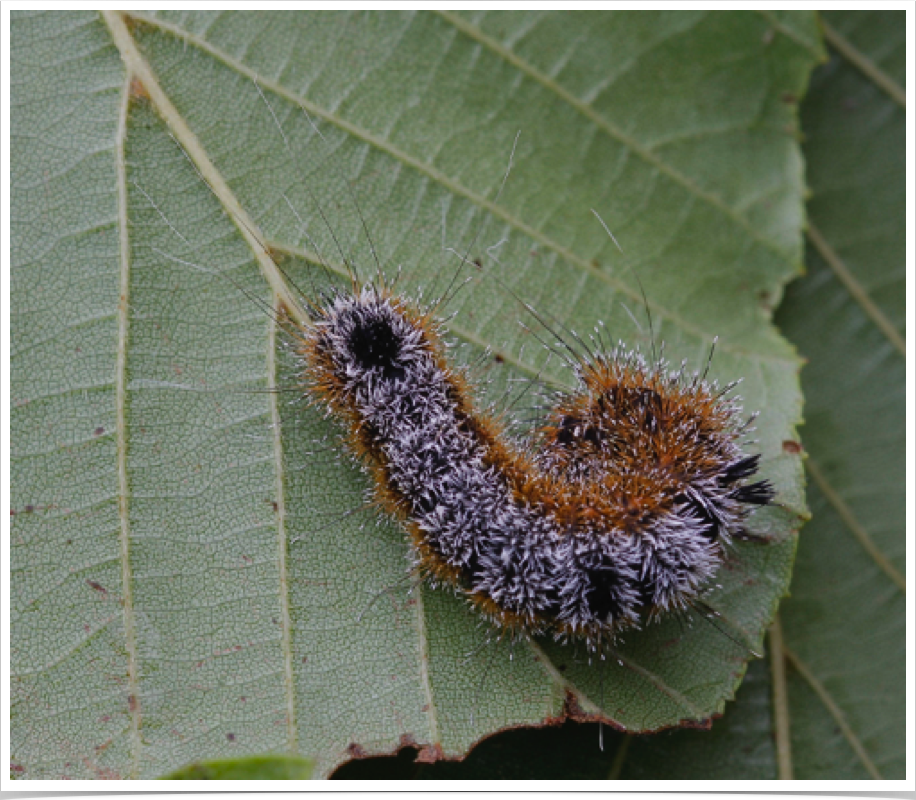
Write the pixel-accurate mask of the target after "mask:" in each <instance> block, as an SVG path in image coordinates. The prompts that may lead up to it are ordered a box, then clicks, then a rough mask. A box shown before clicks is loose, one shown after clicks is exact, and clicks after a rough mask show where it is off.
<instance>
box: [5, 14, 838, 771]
mask: <svg viewBox="0 0 916 800" xmlns="http://www.w3.org/2000/svg"><path fill="white" fill-rule="evenodd" d="M13 44H14V51H13V52H12V62H13V76H14V83H13V90H14V91H13V98H14V104H13V110H14V121H13V134H14V139H13V157H12V160H11V165H12V179H13V203H14V206H15V208H16V215H15V220H16V222H15V224H14V227H13V236H14V241H13V243H12V247H13V265H14V269H13V282H12V301H13V302H12V314H13V316H12V331H13V333H12V341H13V362H12V386H11V405H12V420H11V425H12V431H13V442H14V447H13V454H12V455H13V459H12V464H13V481H12V490H11V497H12V500H11V503H12V509H13V511H14V512H15V514H14V516H13V521H12V529H13V536H12V548H11V551H12V562H13V574H12V632H11V642H12V667H13V679H12V697H13V722H12V735H13V737H12V738H13V740H12V753H13V764H14V768H15V769H16V770H17V774H19V775H20V776H21V777H33V778H39V777H57V778H60V777H71V778H73V777H151V776H157V775H161V774H164V773H166V772H168V771H170V770H173V769H176V768H177V767H178V766H180V765H181V764H185V763H188V762H189V761H192V760H194V759H212V758H217V757H218V758H232V757H236V756H237V755H243V754H248V753H257V752H265V751H277V750H290V751H294V752H303V753H309V754H310V755H314V756H315V758H316V774H318V775H326V774H328V773H329V771H330V770H331V769H333V767H334V766H335V765H337V764H339V763H341V762H342V761H344V760H346V759H347V758H350V757H353V756H365V755H369V754H372V753H390V752H392V751H393V750H395V749H396V748H398V747H405V746H416V747H419V748H420V749H421V752H420V756H419V759H420V760H421V761H424V760H425V761H431V760H436V759H438V758H441V757H443V756H447V757H452V758H454V757H460V756H462V755H463V754H465V753H466V752H467V751H468V749H469V748H470V747H471V745H472V744H473V743H474V742H475V741H477V740H479V739H481V738H482V737H484V736H487V735H489V734H491V733H493V732H494V731H497V730H500V729H502V728H506V727H511V726H518V725H523V724H529V725H538V724H543V723H545V722H553V721H556V720H558V719H561V718H563V717H572V718H584V717H586V716H589V715H592V716H597V715H599V714H600V715H601V716H603V717H604V718H606V719H607V720H609V721H610V722H612V723H613V724H614V725H616V726H618V727H621V728H625V729H626V730H630V731H645V730H655V729H658V728H662V727H669V726H672V725H677V724H679V723H680V722H681V721H684V720H690V721H703V720H706V719H708V718H709V717H710V716H712V715H713V714H715V713H717V712H719V711H721V709H722V707H723V705H724V703H725V701H726V699H728V698H729V697H731V696H732V694H733V692H734V690H735V687H736V685H737V684H738V682H739V681H740V679H741V676H742V674H743V672H744V669H745V664H746V660H747V658H748V657H749V654H750V649H751V648H758V647H759V646H760V645H759V643H760V639H761V636H762V631H763V630H764V628H765V626H766V625H767V624H768V622H769V621H770V619H771V618H772V615H773V613H774V611H775V606H776V602H777V600H778V598H779V597H780V596H781V595H782V594H783V593H784V591H785V588H786V586H787V584H788V580H789V572H790V569H791V561H792V556H793V552H794V547H795V537H794V531H795V529H796V528H797V527H798V525H799V521H800V519H801V518H802V516H803V515H804V513H805V511H804V505H803V500H802V492H801V487H800V472H801V465H800V460H799V457H798V454H797V452H795V451H796V450H797V448H795V447H793V446H792V443H793V442H794V440H795V433H794V425H795V423H796V422H797V420H798V417H799V413H800V412H799V409H800V397H799V391H798V383H797V369H798V363H797V360H796V358H795V356H794V355H793V353H792V350H791V348H790V347H789V346H788V345H787V344H786V343H785V342H784V341H783V340H782V339H781V338H780V337H779V336H778V335H777V333H776V332H775V330H774V329H773V327H772V326H771V325H770V323H769V314H770V309H771V307H772V304H773V303H774V302H775V300H776V298H778V297H779V295H780V293H781V290H782V285H783V283H784V282H785V281H786V280H787V278H788V277H789V276H791V275H792V274H793V273H794V272H796V271H797V264H798V262H799V260H800V253H801V243H800V236H799V231H800V229H801V224H802V213H803V208H802V189H803V183H802V176H801V160H800V155H799V152H798V147H797V142H796V138H797V135H798V134H797V123H796V109H795V101H796V99H797V98H798V97H799V96H800V94H801V93H802V91H803V89H804V86H805V83H806V80H807V74H808V70H809V69H810V67H811V65H812V63H813V62H814V60H815V59H816V58H817V57H818V54H819V52H820V51H819V44H818V38H817V33H816V31H815V28H814V22H813V16H812V15H810V14H780V15H778V16H777V15H758V14H747V13H737V14H732V13H717V14H695V13H692V12H680V13H662V14H647V13H638V14H579V13H558V14H552V15H546V16H545V15H540V14H528V13H515V12H513V13H509V14H505V13H499V14H479V13H475V14H468V15H453V14H429V13H419V14H393V13H387V14H363V15H350V14H330V13H305V14H264V13H259V14H255V15H246V14H235V13H232V14H210V13H207V14H198V13H195V14H184V13H172V12H170V13H167V14H163V15H161V16H157V17H145V16H144V17H143V18H142V19H141V18H140V17H139V16H138V17H135V18H134V19H133V20H131V21H129V24H127V25H125V20H124V19H123V18H121V17H119V16H117V15H114V14H106V15H104V16H103V17H98V16H95V15H91V14H87V15H84V14H61V13H54V14H48V15H44V16H32V15H25V14H17V15H16V16H15V17H14V31H13ZM255 81H257V83H255ZM300 106H301V107H302V108H305V109H307V111H308V114H309V115H310V116H311V121H310V120H309V118H307V117H306V114H305V113H304V112H303V110H302V108H300ZM312 122H314V127H313V125H312ZM316 128H317V130H320V134H321V135H320V136H319V135H318V134H317V133H316ZM281 129H282V131H281ZM519 131H521V133H520V134H519ZM517 135H518V144H517V147H516V149H515V151H514V160H513V169H512V173H511V176H510V178H509V180H508V182H507V184H506V188H505V190H504V191H503V192H502V194H499V186H500V184H501V182H502V180H503V174H504V171H505V165H506V163H507V161H508V160H509V154H510V152H512V148H513V142H514V141H515V139H516V136H517ZM287 142H288V145H287V144H286V143H287ZM179 143H180V146H179ZM192 162H193V163H192ZM204 177H205V178H206V181H207V182H205V181H204V179H203V178H204ZM208 183H209V185H208ZM236 202H237V203H238V205H236ZM357 203H358V209H359V212H360V213H357ZM319 207H320V210H321V213H322V214H323V215H324V217H325V219H326V221H327V224H325V222H324V221H323V220H322V218H321V215H319V213H318V211H319ZM592 208H594V209H596V210H597V211H599V212H600V214H601V216H602V218H604V219H606V220H608V222H609V224H610V225H611V227H612V228H613V230H614V234H615V236H616V238H617V240H618V241H619V242H620V243H621V244H622V246H623V249H624V253H623V254H621V253H620V252H618V251H617V249H616V248H615V246H614V244H613V243H612V242H611V241H610V240H609V239H608V237H607V236H606V234H605V233H604V231H603V229H602V228H601V226H600V225H599V224H598V223H597V221H596V220H595V219H594V217H593V215H592V214H591V211H590V210H591V209H592ZM360 216H361V218H362V219H360ZM363 221H364V222H365V226H366V228H367V229H368V231H369V234H370V236H371V242H372V245H373V248H374V252H375V255H377V257H378V260H379V262H380V264H381V265H382V269H383V270H384V272H385V273H386V274H388V275H389V276H390V275H393V274H395V273H396V272H397V270H398V268H400V270H401V276H402V277H401V281H400V284H399V286H402V287H403V288H404V291H406V292H408V293H412V294H416V293H417V291H418V290H419V288H420V287H422V288H423V289H425V296H427V297H430V296H436V295H437V294H438V293H441V292H442V291H443V290H444V289H445V288H446V287H447V286H448V285H449V284H450V282H451V281H452V280H453V278H454V276H455V272H456V267H457V264H458V260H457V259H456V258H455V257H454V255H453V254H451V253H449V252H445V250H444V248H448V247H451V248H454V249H455V250H456V251H458V252H459V253H464V252H467V253H468V258H470V259H474V258H479V259H480V260H481V262H482V263H483V264H484V266H485V269H483V270H480V271H477V270H474V271H473V275H472V277H473V280H472V281H471V283H470V284H468V285H467V286H463V287H461V288H460V291H459V292H458V293H457V295H456V297H455V299H454V301H453V302H452V303H451V304H450V305H449V308H448V311H449V313H453V314H454V317H453V319H452V321H451V322H450V329H451V331H452V334H453V336H454V337H455V338H456V340H458V341H459V342H463V343H465V345H466V348H465V350H464V351H463V352H462V353H461V354H460V357H462V358H465V359H467V360H469V361H474V360H477V361H478V365H477V367H476V368H477V370H478V374H480V373H483V374H484V376H490V377H492V383H491V385H490V386H489V388H488V390H487V391H488V392H489V395H490V397H491V398H493V399H499V398H500V396H501V394H502V391H503V388H504V387H506V386H509V387H510V388H512V387H514V384H509V383H508V381H509V380H510V379H512V378H519V377H521V378H525V379H526V380H530V379H532V378H535V377H537V376H540V377H541V378H542V379H543V380H545V381H547V382H550V383H555V384H560V385H563V383H564V381H566V382H567V383H568V377H566V376H564V374H563V370H562V369H561V366H560V365H559V364H558V363H556V359H554V360H553V361H550V362H548V361H547V358H546V353H545V352H544V350H543V348H541V347H540V346H539V345H538V343H537V341H536V340H535V337H534V336H532V334H531V333H530V332H529V331H528V330H527V329H526V328H521V327H520V326H519V325H518V320H519V319H523V320H525V322H526V324H527V325H528V327H531V328H534V330H535V332H537V326H536V325H535V324H534V323H532V322H531V321H530V320H528V319H526V318H525V310H524V308H523V307H521V305H520V304H519V303H518V301H517V299H516V298H515V297H514V296H513V293H514V294H517V295H518V296H519V297H521V298H522V299H524V300H525V301H526V302H530V303H531V304H532V305H533V306H534V307H535V308H537V309H538V311H539V312H540V313H542V314H543V315H545V318H548V319H549V318H554V319H556V320H558V321H559V322H560V323H562V324H563V325H565V326H568V327H572V328H575V329H577V330H579V331H580V332H582V331H588V330H590V329H591V328H592V327H593V326H594V325H595V324H596V323H597V322H598V321H599V320H603V321H604V322H605V323H606V325H607V330H608V332H609V334H610V337H611V338H612V339H616V338H618V337H620V338H622V339H624V340H626V341H628V342H629V343H631V344H635V345H638V346H641V347H642V348H643V349H644V350H648V349H649V348H650V347H651V341H650V339H649V330H648V326H646V325H645V324H644V323H643V324H639V323H634V320H633V319H632V318H631V315H630V313H628V310H629V311H630V312H631V313H632V315H633V317H635V318H637V319H639V318H641V316H642V312H643V309H642V302H643V301H642V294H641V291H640V287H639V282H641V283H642V285H643V286H645V289H646V295H647V298H648V303H649V305H650V307H651V310H652V319H653V324H654V331H655V335H656V337H657V338H658V339H659V340H664V342H665V345H666V353H667V354H668V356H669V357H670V358H671V359H672V360H673V361H679V360H680V359H681V358H686V359H688V361H689V363H690V364H691V365H693V366H694V367H695V368H698V369H702V368H703V367H704V365H705V363H706V360H707V357H708V354H709V350H710V346H711V343H712V341H713V339H714V337H715V336H718V337H719V343H718V345H717V348H716V354H715V358H714V359H713V361H712V372H713V374H714V375H715V377H717V378H718V379H719V380H721V381H727V380H731V379H735V378H739V377H744V379H745V380H744V383H743V384H742V395H743V397H744V399H745V406H746V408H747V409H748V411H751V410H754V409H759V410H760V412H761V416H760V419H759V422H758V433H759V439H760V443H759V448H760V450H761V452H762V454H763V470H764V473H765V476H766V477H767V478H769V479H770V480H772V481H773V482H774V484H775V486H776V487H777V490H778V497H779V504H778V505H777V506H775V507H773V508H769V509H766V510H764V511H763V512H761V513H758V514H757V515H755V517H754V520H753V524H754V528H755V530H756V531H758V532H760V533H761V534H762V535H765V536H767V537H769V538H770V539H771V542H770V543H769V544H767V545H760V544H742V545H739V546H736V548H735V553H734V555H733V557H732V558H731V559H730V562H729V564H728V567H727V569H724V570H723V571H722V575H721V583H722V588H721V589H717V590H715V591H714V592H712V593H711V595H710V597H709V602H710V603H711V604H712V605H714V606H715V607H716V608H718V609H720V610H721V611H722V614H723V618H722V620H721V622H720V623H719V627H721V628H723V630H724V634H723V631H722V630H719V628H717V627H714V626H712V625H710V624H707V623H706V622H705V621H701V620H698V621H697V622H696V623H695V625H694V627H693V628H688V627H685V626H683V625H682V624H680V623H679V622H678V621H677V620H671V619H669V620H666V621H665V622H663V623H661V624H658V625H653V626H650V627H649V628H647V629H646V630H645V631H644V632H642V633H640V634H638V635H632V636H628V637H626V640H625V641H624V642H622V643H620V646H619V648H618V652H617V653H616V654H615V655H617V656H619V662H618V660H617V659H616V658H614V659H609V660H608V661H607V662H604V663H592V664H589V663H588V661H587V659H586V658H585V657H584V655H583V653H582V652H581V650H577V649H576V648H575V647H572V646H569V647H561V646H558V645H554V644H552V643H550V642H547V641H537V642H533V643H530V644H527V643H525V644H518V645H516V646H514V647H512V646H511V645H510V644H509V643H508V642H499V643H495V642H493V643H490V644H489V645H488V644H487V632H486V631H485V630H481V629H480V628H478V621H477V620H476V618H475V617H474V616H473V615H472V613H471V612H470V611H469V610H468V609H467V608H466V607H465V606H464V604H463V603H462V602H461V601H460V600H458V599H456V598H455V597H453V596H451V595H450V594H448V593H447V592H443V591H430V590H428V589H427V588H425V587H417V588H414V590H413V591H412V592H411V591H410V588H411V587H410V586H409V585H408V584H407V582H406V581H405V580H404V577H405V574H406V567H407V561H406V556H407V548H406V543H405V541H404V536H403V534H402V533H401V532H400V530H399V529H398V528H397V527H396V526H394V525H392V524H391V523H389V522H385V521H383V522H382V523H381V524H379V525H378V526H376V525H375V521H376V520H375V515H374V513H373V512H372V511H371V510H369V509H363V508H362V506H363V504H364V496H365V491H366V489H367V484H366V479H365V477H364V476H362V475H361V474H360V473H359V472H358V471H357V470H356V469H354V468H353V467H352V466H350V465H349V464H348V463H347V462H346V460H339V459H337V458H336V456H337V453H338V451H339V445H338V444H337V442H336V439H335V438H334V433H333V432H334V430H335V429H334V426H333V423H332V422H330V421H327V420H324V419H322V418H320V416H319V415H318V414H316V413H314V412H312V411H310V410H308V409H307V408H303V406H302V404H301V403H298V402H292V403H289V402H286V400H287V399H291V400H293V399H294V396H292V395H285V394H280V393H273V392H269V391H265V390H266V389H269V388H272V387H279V388H281V389H282V388H290V387H291V385H292V379H291V376H290V374H289V373H290V369H291V366H290V365H289V363H288V358H287V357H286V355H285V353H284V351H283V349H282V347H278V345H280V344H281V339H282V336H281V335H279V334H278V331H277V326H276V325H275V324H274V323H273V321H272V319H271V316H270V314H269V313H267V311H265V309H264V307H262V306H260V305H259V302H262V303H271V302H272V301H273V298H272V295H271V286H273V288H275V289H276V288H279V286H280V284H279V282H277V279H278V277H279V272H278V271H277V269H276V267H275V266H273V262H271V261H270V260H269V259H268V258H267V257H266V256H265V255H264V253H262V252H261V250H262V247H261V244H262V243H264V244H267V245H268V246H269V248H270V251H271V253H272V254H273V255H274V257H275V258H277V259H278V260H279V261H280V262H281V263H282V265H283V267H284V269H285V270H286V271H287V272H288V274H289V275H291V276H292V278H293V279H294V280H295V282H296V284H297V285H298V286H299V287H300V289H301V290H302V291H303V292H304V293H305V294H306V295H309V294H314V292H316V291H317V288H318V287H320V286H321V285H323V284H324V282H325V281H326V280H327V279H328V277H331V278H333V279H335V280H339V279H341V278H342V277H343V276H345V274H346V270H345V268H344V267H343V262H344V261H345V260H352V261H353V262H355V263H356V264H357V265H358V267H359V268H360V270H361V275H362V276H363V277H364V278H371V277H372V275H373V274H374V271H375V269H376V267H375V259H374V256H373V252H372V251H370V248H369V246H368V244H367V238H366V236H365V235H364V230H363V227H362V225H363ZM319 260H320V261H322V262H324V263H323V264H321V265H320V264H318V263H317V262H318V261H319ZM469 272H470V271H469ZM637 276H638V280H637ZM271 280H272V281H274V282H273V283H269V281H271ZM462 280H463V279H462V278H459V279H458V281H459V284H460V282H461V281H462ZM509 289H511V291H508V290H509ZM119 298H120V302H119ZM622 304H624V305H626V306H627V308H626V309H625V308H622V307H621V306H622ZM524 344H527V346H526V347H525V348H524V349H522V345H524ZM487 347H490V348H493V352H494V353H495V356H496V357H495V358H494V357H492V356H491V357H490V358H489V359H488V360H487V361H486V363H482V362H480V360H479V359H480V358H482V357H484V352H485V348H487ZM515 391H516V392H517V389H515ZM277 423H280V424H277ZM787 442H788V443H789V444H788V445H786V444H784V443H787ZM510 656H511V660H510ZM760 719H762V718H760V717H758V718H757V721H758V723H759V721H760Z"/></svg>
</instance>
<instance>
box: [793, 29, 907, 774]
mask: <svg viewBox="0 0 916 800" xmlns="http://www.w3.org/2000/svg"><path fill="white" fill-rule="evenodd" d="M823 24H824V28H825V38H826V39H827V42H828V43H829V45H830V48H831V54H832V58H831V60H830V63H829V64H827V65H826V66H825V67H823V68H821V69H820V70H819V71H818V72H817V73H815V77H814V79H813V82H812V87H811V93H810V95H809V97H808V99H807V100H806V101H805V105H804V108H803V114H802V121H803V125H804V131H805V138H806V144H805V156H806V158H807V161H808V180H809V182H810V184H811V191H812V197H811V200H810V202H809V206H808V207H809V214H810V231H809V236H808V240H809V245H808V254H807V263H808V275H807V276H806V277H805V279H804V280H803V281H799V282H798V283H796V284H793V285H792V286H790V287H789V291H788V292H787V295H786V300H785V302H784V303H783V305H782V307H781V308H780V311H779V315H778V321H779V324H780V327H781V328H782V329H783V330H784V331H785V333H786V335H787V336H789V337H790V338H791V339H792V341H794V342H795V343H796V344H797V345H798V348H799V350H800V352H801V353H802V354H803V355H804V356H805V357H806V358H807V359H808V365H807V366H806V367H805V369H804V371H803V372H802V386H803V388H804V390H805V398H806V411H805V427H804V428H803V435H804V442H805V449H806V450H807V451H808V459H807V468H808V490H809V498H810V502H811V509H812V513H813V519H812V521H811V523H810V524H809V525H807V526H806V527H805V531H804V535H803V536H802V538H801V544H800V546H799V554H798V562H797V564H796V574H795V577H794V580H793V583H792V597H791V599H790V600H789V601H787V602H786V604H785V607H784V611H783V612H781V614H780V616H781V617H782V624H783V628H784V634H785V641H786V648H787V654H788V667H789V672H788V689H789V695H788V696H789V704H790V708H789V718H790V720H791V730H792V735H791V745H792V754H793V759H794V762H795V775H796V777H799V778H830V779H856V778H862V779H869V778H879V777H880V778H884V779H888V780H890V779H895V778H896V779H901V778H904V777H905V774H906V746H905V742H906V733H905V726H906V711H905V705H906V704H905V703H904V702H903V698H904V697H905V696H906V683H905V673H906V632H905V629H906V595H905V579H904V575H905V572H906V565H905V559H906V527H905V496H906V488H905V484H904V476H905V463H904V457H905V417H906V411H905V404H906V390H905V375H906V369H905V363H904V352H905V328H904V314H905V300H904V298H905V296H906V289H907V286H906V274H905V271H906V270H905V265H906V261H905V246H906V217H905V208H906V202H905V200H906V180H905V175H906V154H905V138H906V113H905V109H904V106H903V103H902V96H903V92H904V87H905V83H904V80H905V72H904V67H905V64H904V61H905V55H906V35H905V29H904V28H905V26H904V15H903V13H902V12H899V11H897V12H886V11H885V12H878V13H874V14H872V13H864V12H829V13H825V14H824V16H823ZM895 88H896V91H895Z"/></svg>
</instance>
